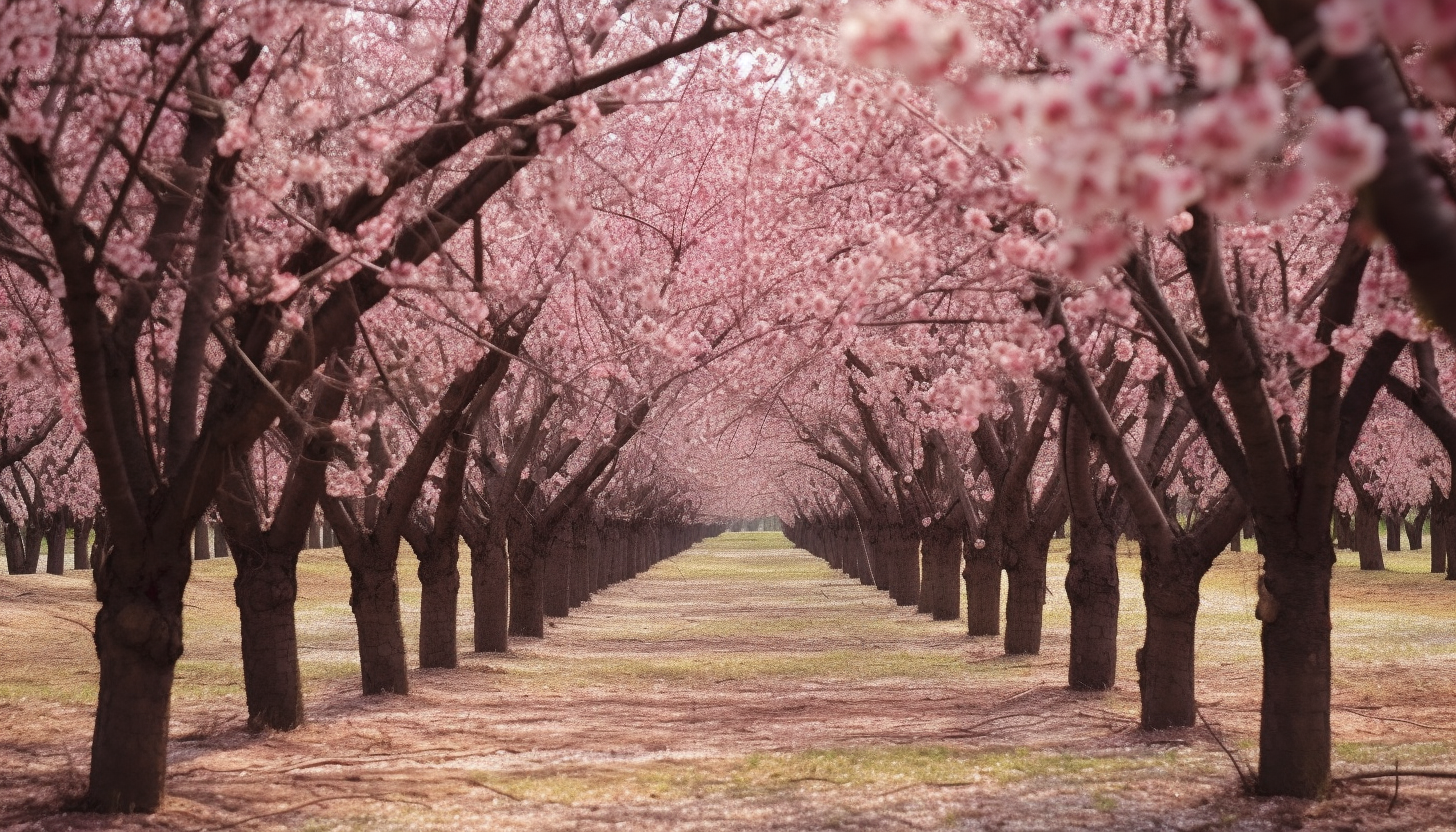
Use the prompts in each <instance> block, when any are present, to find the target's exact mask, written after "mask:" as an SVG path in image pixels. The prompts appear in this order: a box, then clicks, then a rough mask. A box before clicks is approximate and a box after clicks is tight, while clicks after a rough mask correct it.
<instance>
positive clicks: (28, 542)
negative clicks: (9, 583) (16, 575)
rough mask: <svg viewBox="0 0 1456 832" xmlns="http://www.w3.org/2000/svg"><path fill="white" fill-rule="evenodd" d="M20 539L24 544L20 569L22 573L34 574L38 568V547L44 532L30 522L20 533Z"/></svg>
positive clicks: (43, 537) (43, 538)
mask: <svg viewBox="0 0 1456 832" xmlns="http://www.w3.org/2000/svg"><path fill="white" fill-rule="evenodd" d="M20 540H21V542H22V543H23V544H24V548H25V559H24V562H23V563H22V564H21V567H20V571H21V574H23V575H34V574H35V573H36V570H37V569H39V568H40V547H41V542H42V541H44V540H45V534H44V533H43V532H42V531H41V528H40V526H38V525H36V524H35V523H31V524H30V525H28V526H26V527H25V528H24V529H23V530H22V531H21V533H20Z"/></svg>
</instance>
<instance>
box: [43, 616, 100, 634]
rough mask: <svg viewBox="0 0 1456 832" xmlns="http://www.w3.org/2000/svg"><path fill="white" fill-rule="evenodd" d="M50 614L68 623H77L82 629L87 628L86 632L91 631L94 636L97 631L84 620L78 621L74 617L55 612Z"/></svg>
mask: <svg viewBox="0 0 1456 832" xmlns="http://www.w3.org/2000/svg"><path fill="white" fill-rule="evenodd" d="M50 616H51V618H58V619H60V620H61V621H65V622H68V623H71V624H75V625H76V626H77V627H80V628H81V629H83V630H85V631H86V632H88V633H90V634H91V635H93V636H94V635H96V632H95V631H94V630H92V629H91V627H90V626H89V625H87V624H85V623H84V622H81V621H77V620H76V619H74V618H67V617H65V616H64V615H56V614H55V613H51V614H50Z"/></svg>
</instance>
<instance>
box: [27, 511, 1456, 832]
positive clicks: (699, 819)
mask: <svg viewBox="0 0 1456 832" xmlns="http://www.w3.org/2000/svg"><path fill="white" fill-rule="evenodd" d="M785 546H787V544H786V542H785V541H783V539H782V537H780V536H778V535H776V534H740V535H725V536H723V537H721V538H717V539H715V540H712V541H708V542H707V543H706V544H702V545H700V546H698V547H697V548H695V549H693V550H692V551H690V552H688V553H685V554H683V555H680V556H678V557H676V558H673V559H671V560H668V561H665V562H663V563H661V564H658V565H657V566H656V567H655V568H653V569H652V570H651V571H650V572H648V573H646V574H644V575H642V576H640V577H639V578H637V579H636V580H633V581H629V582H627V583H624V584H620V585H618V586H615V587H613V588H611V589H609V590H607V591H605V592H603V593H601V594H599V595H598V596H597V597H596V598H595V599H594V600H592V601H591V602H590V603H589V604H587V605H585V606H583V607H582V608H581V609H579V610H577V611H574V612H573V613H572V616H571V617H570V618H568V619H564V620H552V621H551V622H550V625H551V626H550V627H549V628H548V633H547V637H546V638H545V639H543V640H528V639H521V640H517V641H515V643H514V644H513V650H512V652H511V653H510V654H508V655H470V654H467V655H465V656H464V657H463V660H462V662H461V667H460V668H459V669H458V670H453V671H416V672H414V673H413V675H412V679H411V683H412V685H413V692H412V694H411V695H410V696H408V697H394V696H385V697H371V698H368V699H364V698H361V697H360V696H359V695H358V686H357V664H356V662H355V657H354V651H353V645H354V640H353V629H352V620H351V618H350V614H349V608H348V605H347V596H348V577H347V572H346V571H345V569H344V567H343V565H342V562H341V558H340V557H339V554H338V552H337V551H317V552H309V553H306V555H305V558H304V562H303V564H302V565H301V568H300V573H301V582H302V588H301V595H302V600H301V601H300V604H299V614H298V615H299V625H300V637H301V641H302V643H303V645H304V649H303V666H304V672H305V676H306V678H307V688H306V696H307V702H308V708H309V716H310V722H309V724H308V725H307V726H305V727H304V728H302V729H300V730H298V731H294V732H292V733H289V734H252V733H249V732H248V731H247V730H246V729H245V727H244V719H243V713H244V708H243V696H242V689H241V670H240V666H239V660H238V636H237V623H236V622H237V612H236V610H235V609H234V607H233V606H232V602H231V579H232V573H233V568H232V565H231V564H230V563H227V562H220V561H211V562H203V563H199V564H198V565H197V568H196V570H195V573H194V579H193V582H192V585H191V586H190V587H189V589H188V595H187V603H188V607H187V616H188V618H187V653H186V656H185V657H184V658H183V660H182V661H181V663H180V664H179V666H178V671H177V687H176V695H175V699H174V707H173V726H172V737H173V743H172V750H171V776H170V780H169V797H168V800H167V803H166V806H165V809H164V811H162V812H160V813H158V814H156V815H152V816H148V817H128V818H116V817H100V816H90V815H85V814H77V813H68V812H66V811H65V807H66V806H67V804H68V801H70V800H73V799H74V798H75V797H76V796H77V795H78V794H79V793H80V792H81V790H82V789H83V787H84V777H85V771H86V761H87V753H88V746H89V736H90V733H89V732H90V713H91V709H92V707H93V703H94V698H95V680H96V668H95V657H94V654H93V653H92V651H91V647H90V637H89V634H88V632H87V626H88V624H89V620H90V618H91V617H92V616H93V615H94V606H95V602H94V601H93V600H92V599H91V594H90V584H89V578H88V576H87V575H86V574H85V573H71V574H67V575H65V576H60V577H53V576H44V575H42V576H19V577H0V828H3V829H27V830H31V829H33V830H61V829H169V830H171V829H177V830H183V829H185V830H224V829H239V830H267V829H300V830H311V832H325V830H335V829H338V830H451V832H459V831H460V830H471V829H492V830H497V829H499V830H508V829H536V830H548V829H549V830H556V829H579V830H607V829H621V830H638V829H697V830H720V829H722V830H762V829H843V830H881V829H884V830H895V829H905V828H909V829H1005V830H1032V829H1038V830H1039V829H1046V830H1051V829H1073V828H1088V829H1101V828H1105V829H1116V830H1119V832H1129V831H1130V830H1139V829H1186V830H1194V829H1208V830H1213V829H1250V830H1253V829H1282V828H1299V827H1301V826H1302V828H1304V829H1319V830H1355V829H1360V830H1366V829H1371V830H1374V829H1439V828H1446V829H1452V830H1456V781H1437V780H1415V779H1412V778H1403V779H1402V780H1401V781H1400V786H1399V796H1398V799H1394V800H1392V797H1393V787H1394V785H1395V784H1394V782H1393V781H1391V780H1382V781H1367V782H1365V783H1361V784H1350V785H1342V786H1337V787H1336V790H1335V792H1334V795H1333V797H1332V798H1331V799H1330V800H1328V801H1324V802H1320V803H1311V802H1304V801H1294V800H1254V799H1250V798H1246V797H1243V796H1241V791H1240V789H1239V788H1238V777H1237V775H1236V774H1235V772H1234V769H1233V766H1232V764H1231V763H1230V761H1229V758H1228V757H1227V756H1226V755H1225V754H1224V752H1223V751H1222V750H1220V748H1219V747H1218V745H1216V744H1215V743H1214V742H1213V740H1212V737H1211V733H1210V731H1208V730H1205V729H1203V728H1199V729H1189V730H1186V731H1175V732H1161V733H1145V732H1141V731H1139V730H1137V728H1136V723H1135V719H1136V715H1137V682H1136V676H1135V672H1134V666H1133V656H1132V650H1133V648H1134V647H1135V646H1136V644H1137V643H1138V642H1139V641H1140V640H1141V637H1142V632H1141V631H1142V615H1141V603H1140V601H1139V596H1138V585H1137V564H1136V561H1135V559H1133V558H1131V557H1125V558H1124V559H1123V561H1122V569H1123V580H1124V584H1123V589H1124V598H1125V600H1124V606H1123V619H1122V627H1123V631H1122V644H1123V645H1124V651H1123V655H1122V657H1121V666H1120V669H1119V684H1118V687H1117V689H1116V690H1114V691H1112V692H1109V693H1105V694H1091V693H1073V692H1070V691H1068V690H1067V689H1066V688H1065V667H1066V655H1067V637H1066V631H1067V623H1068V612H1067V608H1066V597H1065V594H1064V593H1063V592H1062V591H1061V589H1060V582H1061V577H1062V574H1063V573H1064V570H1065V565H1064V563H1065V549H1063V548H1059V549H1056V550H1054V552H1053V556H1052V561H1053V567H1052V572H1053V575H1052V587H1053V590H1052V592H1051V593H1050V598H1049V601H1048V607H1047V621H1046V638H1045V642H1044V649H1043V652H1042V654H1041V655H1040V656H1036V657H1030V658H1019V659H1007V658H1004V657H1002V656H1001V655H1000V645H999V640H998V639H996V638H990V637H987V638H976V639H967V638H966V636H965V635H964V630H963V625H962V624H961V623H958V622H931V621H929V620H928V618H927V617H926V616H917V615H915V614H913V612H912V611H910V610H908V609H904V608H897V607H895V606H894V605H893V604H892V603H891V602H890V601H889V600H888V599H887V598H886V597H885V596H884V594H883V593H877V592H875V591H873V590H872V589H869V588H865V587H862V586H860V585H859V584H858V583H856V582H852V581H850V580H848V579H846V578H844V577H843V576H841V575H837V574H834V573H832V572H831V571H830V570H829V569H828V568H827V567H826V566H824V565H823V564H822V563H821V562H820V561H817V560H815V559H813V558H811V557H809V556H808V555H806V554H804V553H803V552H799V551H795V550H791V549H787V548H781V547H785ZM1128 554H1129V555H1130V554H1131V552H1130V551H1129V552H1128ZM1344 554H1345V553H1342V564H1341V566H1340V567H1339V569H1338V571H1337V575H1336V581H1335V597H1336V600H1335V606H1336V613H1335V620H1334V625H1335V645H1336V647H1335V651H1336V653H1335V655H1336V659H1335V661H1336V668H1335V691H1334V701H1335V704H1336V709H1335V716H1334V733H1335V742H1336V758H1337V762H1336V768H1337V774H1348V773H1352V772H1356V771H1364V770H1372V769H1378V768H1386V767H1393V766H1395V765H1396V764H1397V763H1398V764H1399V765H1400V767H1401V768H1405V769H1410V768H1417V767H1421V768H1456V627H1453V625H1456V583H1453V582H1445V581H1441V580H1439V579H1438V578H1435V577H1432V576H1429V575H1426V574H1419V573H1420V572H1421V570H1422V568H1423V566H1424V564H1423V563H1422V561H1421V558H1422V557H1423V556H1424V555H1423V554H1421V553H1415V554H1404V555H1392V556H1391V557H1390V560H1389V563H1390V566H1391V567H1392V571H1391V572H1387V573H1383V574H1371V573H1361V572H1359V571H1358V570H1357V569H1355V568H1354V567H1353V566H1352V565H1350V564H1349V563H1348V562H1345V558H1344V557H1343V555H1344ZM407 558H408V553H407V552H406V554H405V558H403V559H402V560H401V572H402V573H404V574H403V575H402V578H403V579H404V583H405V618H406V621H407V622H410V621H412V620H413V619H415V618H416V616H417V610H418V606H417V605H418V584H417V583H416V582H415V581H414V580H413V576H412V574H411V573H412V572H413V565H412V564H411V563H410V562H409V561H408V560H407ZM1256 570H1257V566H1256V560H1255V559H1254V557H1253V556H1252V555H1251V554H1247V553H1245V554H1243V555H1239V554H1227V555H1225V556H1224V557H1223V558H1221V559H1220V561H1219V564H1218V566H1217V567H1216V569H1215V571H1214V572H1213V573H1212V574H1211V575H1210V576H1209V578H1208V579H1207V580H1206V581H1205V584H1204V599H1205V600H1204V605H1203V613H1202V615H1201V617H1200V643H1199V674H1200V679H1199V691H1198V693H1199V700H1200V703H1201V705H1202V710H1203V713H1204V714H1205V716H1206V717H1207V718H1208V719H1209V720H1210V722H1212V723H1213V724H1214V725H1216V726H1218V730H1219V732H1220V733H1221V735H1222V736H1223V738H1224V741H1225V742H1226V743H1227V744H1228V745H1229V747H1230V748H1231V749H1232V750H1233V753H1234V754H1235V756H1237V757H1239V758H1240V760H1241V761H1245V762H1250V761H1252V760H1253V759H1254V757H1256V744H1257V743H1256V738H1257V730H1258V712H1257V707H1258V698H1257V696H1258V690H1259V646H1258V638H1257V622H1255V621H1254V619H1253V613H1252V611H1253V606H1254V582H1255V575H1256ZM463 600H464V601H465V602H466V603H465V604H463V606H465V607H466V609H463V610H462V616H461V643H462V645H468V633H469V629H468V623H469V622H468V597H466V598H464V599H463ZM1443 823H1445V824H1451V825H1449V826H1446V827H1442V826H1441V824H1443Z"/></svg>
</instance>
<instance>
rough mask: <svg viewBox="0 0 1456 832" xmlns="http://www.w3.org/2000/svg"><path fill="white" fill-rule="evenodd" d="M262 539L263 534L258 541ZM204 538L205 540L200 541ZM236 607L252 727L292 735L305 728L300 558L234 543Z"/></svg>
mask: <svg viewBox="0 0 1456 832" xmlns="http://www.w3.org/2000/svg"><path fill="white" fill-rule="evenodd" d="M258 536H259V537H260V538H261V537H262V534H261V532H260V533H259V535H258ZM199 537H205V535H199ZM236 543H237V545H236V546H235V547H234V548H235V549H236V550H237V552H238V557H236V558H233V562H234V563H235V564H236V565H237V570H238V573H237V577H236V578H234V579H233V597H234V599H235V600H236V601H237V604H238V614H239V616H240V618H241V622H242V637H243V639H242V640H243V688H244V691H245V693H246V696H247V700H248V727H249V728H252V729H254V730H261V729H264V728H271V729H273V730H275V731H291V730H293V729H294V728H297V727H298V726H300V725H302V724H303V680H302V675H301V674H300V672H299V666H298V632H297V627H296V624H295V621H294V604H295V602H296V601H297V599H298V568H297V567H298V552H297V551H296V550H292V551H270V550H268V549H267V548H266V547H265V546H264V545H263V544H262V542H261V541H258V542H256V543H254V544H252V545H248V544H245V543H244V542H243V541H241V540H238V541H236Z"/></svg>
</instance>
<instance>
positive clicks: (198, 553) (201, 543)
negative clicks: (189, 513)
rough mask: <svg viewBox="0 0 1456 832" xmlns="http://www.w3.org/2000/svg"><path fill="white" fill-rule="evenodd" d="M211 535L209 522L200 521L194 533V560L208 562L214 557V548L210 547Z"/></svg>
mask: <svg viewBox="0 0 1456 832" xmlns="http://www.w3.org/2000/svg"><path fill="white" fill-rule="evenodd" d="M210 540H211V535H209V534H208V531H207V521H206V520H198V521H197V528H196V530H194V531H193V532H192V559H193V560H207V559H209V558H211V557H212V547H211V546H209V545H208V543H209V541H210Z"/></svg>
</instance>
